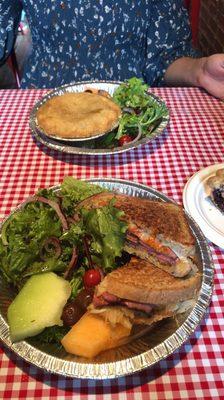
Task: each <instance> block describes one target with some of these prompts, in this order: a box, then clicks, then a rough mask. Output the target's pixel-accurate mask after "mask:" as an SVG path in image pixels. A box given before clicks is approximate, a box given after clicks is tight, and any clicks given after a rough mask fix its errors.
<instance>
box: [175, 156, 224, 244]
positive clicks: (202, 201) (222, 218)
mask: <svg viewBox="0 0 224 400" xmlns="http://www.w3.org/2000/svg"><path fill="white" fill-rule="evenodd" d="M221 168H224V163H221V164H214V165H210V166H209V167H207V168H204V169H202V170H200V171H198V172H196V173H195V174H194V175H193V176H192V177H191V178H190V179H189V181H188V182H187V184H186V185H185V188H184V191H183V203H184V208H185V209H186V211H187V212H188V213H189V214H190V215H191V216H192V217H193V218H194V219H195V221H196V222H197V223H198V225H199V226H200V228H201V230H202V231H203V233H204V235H205V236H206V237H207V239H209V240H210V241H211V242H213V243H214V244H216V245H217V246H219V247H221V248H223V249H224V214H223V213H221V211H219V210H218V208H217V207H215V205H214V204H213V203H212V201H211V200H210V199H209V195H210V193H211V189H210V188H209V187H208V185H207V184H206V182H207V180H208V178H210V177H211V176H213V175H215V173H216V171H217V170H218V169H221Z"/></svg>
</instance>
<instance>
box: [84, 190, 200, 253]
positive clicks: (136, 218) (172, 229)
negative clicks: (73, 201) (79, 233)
mask: <svg viewBox="0 0 224 400" xmlns="http://www.w3.org/2000/svg"><path fill="white" fill-rule="evenodd" d="M113 198H114V199H115V203H114V206H115V207H117V208H119V209H120V210H122V211H124V212H125V219H126V220H127V222H129V223H130V224H135V225H136V226H137V227H139V228H141V229H144V230H145V231H150V233H151V235H153V236H158V235H162V236H163V237H164V238H166V239H170V240H173V241H174V242H179V243H181V244H183V245H185V246H192V245H194V244H195V240H194V237H193V235H192V232H191V230H190V227H189V225H188V221H187V219H186V216H185V214H184V211H183V209H182V207H181V206H178V205H177V204H174V203H167V202H163V201H158V200H149V199H145V198H144V199H143V198H139V197H131V196H127V195H123V194H115V193H108V192H103V193H99V194H96V195H93V196H91V197H89V198H88V199H86V200H84V201H83V202H82V203H80V205H79V206H83V207H87V208H97V207H103V206H105V205H107V204H108V203H109V202H110V201H111V200H112V199H113Z"/></svg>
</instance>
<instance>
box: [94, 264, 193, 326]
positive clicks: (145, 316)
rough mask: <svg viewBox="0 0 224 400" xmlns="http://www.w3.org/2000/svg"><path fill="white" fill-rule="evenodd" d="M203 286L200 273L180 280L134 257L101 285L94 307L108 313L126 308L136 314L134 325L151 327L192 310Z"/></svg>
mask: <svg viewBox="0 0 224 400" xmlns="http://www.w3.org/2000/svg"><path fill="white" fill-rule="evenodd" d="M200 283H201V275H200V273H199V272H196V273H193V274H192V275H190V276H188V277H186V278H176V277H174V276H172V275H170V274H169V273H167V272H166V271H164V270H162V269H160V268H157V267H155V266H154V265H153V264H151V263H149V262H148V261H145V260H142V259H139V258H137V257H132V258H131V260H130V262H128V263H127V264H126V265H124V266H122V267H120V268H118V269H116V270H114V271H113V272H111V273H109V274H108V275H106V277H105V278H104V279H103V281H102V282H101V283H100V284H99V285H98V287H97V290H96V292H95V295H94V298H93V306H94V308H95V309H101V310H102V309H104V310H105V311H106V310H107V307H111V306H112V307H114V306H119V307H125V308H127V309H128V310H131V311H132V312H133V313H134V315H133V317H132V320H133V322H134V323H139V324H140V323H143V324H147V325H150V324H151V323H153V322H155V321H157V320H158V319H159V320H160V319H163V318H166V317H170V316H173V315H175V314H177V313H182V312H184V311H186V310H187V309H188V308H190V307H192V305H193V304H194V303H195V300H196V297H197V292H198V289H199V287H200ZM115 309H116V308H115Z"/></svg>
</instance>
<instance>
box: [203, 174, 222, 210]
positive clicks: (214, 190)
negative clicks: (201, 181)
mask: <svg viewBox="0 0 224 400" xmlns="http://www.w3.org/2000/svg"><path fill="white" fill-rule="evenodd" d="M207 185H208V186H209V187H210V189H211V195H210V197H211V199H212V201H213V203H214V204H215V206H216V207H217V208H218V209H219V210H220V211H221V212H223V213H224V168H222V169H219V170H218V171H216V174H215V175H213V176H212V177H211V178H209V179H208V180H207Z"/></svg>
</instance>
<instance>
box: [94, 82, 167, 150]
mask: <svg viewBox="0 0 224 400" xmlns="http://www.w3.org/2000/svg"><path fill="white" fill-rule="evenodd" d="M147 90H148V85H146V84H145V83H143V81H142V80H141V79H138V78H135V77H133V78H130V79H129V80H127V81H125V82H124V83H122V84H121V85H120V86H119V87H118V88H117V89H116V90H115V91H114V94H113V100H114V102H115V103H116V104H118V105H119V106H120V107H121V110H122V115H121V118H120V121H119V126H118V129H117V130H116V131H114V132H111V133H110V134H108V135H107V136H106V137H105V138H103V139H102V140H101V141H100V144H101V146H102V145H104V146H106V147H116V146H123V145H125V144H127V143H129V142H132V141H137V140H140V139H141V138H144V137H150V135H152V132H153V131H154V130H155V128H156V127H157V126H158V125H159V124H160V122H161V121H162V119H163V118H164V117H166V116H168V110H167V108H166V106H165V104H163V103H161V104H159V103H157V102H156V101H155V100H154V98H153V97H152V96H150V95H149V94H148V93H147Z"/></svg>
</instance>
